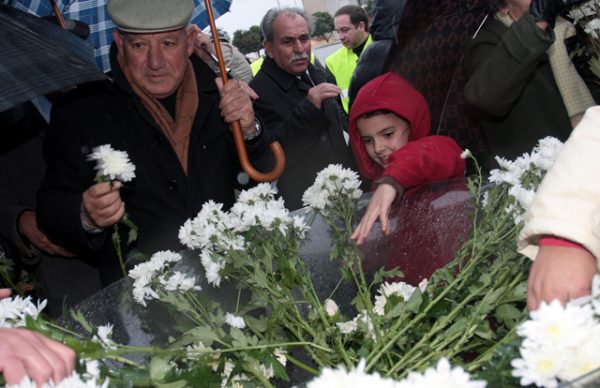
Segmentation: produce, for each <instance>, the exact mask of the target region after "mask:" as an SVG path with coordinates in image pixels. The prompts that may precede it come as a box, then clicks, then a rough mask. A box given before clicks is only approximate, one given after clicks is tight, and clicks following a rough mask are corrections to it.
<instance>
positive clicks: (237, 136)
mask: <svg viewBox="0 0 600 388" xmlns="http://www.w3.org/2000/svg"><path fill="white" fill-rule="evenodd" d="M204 7H205V8H206V15H207V16H208V23H209V24H210V32H211V34H212V37H213V44H214V46H215V51H216V53H217V59H218V61H219V72H220V74H221V79H223V84H225V83H226V82H227V81H228V80H229V77H227V70H225V61H224V60H223V52H222V51H221V42H219V34H218V32H217V27H216V25H215V18H214V16H213V12H212V5H211V3H210V0H204ZM231 129H232V131H233V140H234V142H235V148H236V149H237V152H238V157H239V159H240V164H241V165H242V168H243V169H244V171H245V172H246V174H248V176H249V177H250V178H252V179H253V180H255V181H257V182H269V181H274V180H275V179H277V178H279V176H280V175H281V173H282V172H283V169H284V168H285V154H284V152H283V148H282V147H281V145H280V144H279V142H277V141H274V142H273V143H271V144H270V147H271V151H273V154H274V155H275V168H274V169H273V171H271V172H268V173H262V172H260V171H258V170H256V169H255V168H254V167H253V166H252V164H251V163H250V160H249V159H248V151H247V150H246V143H245V141H244V134H243V132H242V126H241V124H240V122H239V121H234V122H233V123H231Z"/></svg>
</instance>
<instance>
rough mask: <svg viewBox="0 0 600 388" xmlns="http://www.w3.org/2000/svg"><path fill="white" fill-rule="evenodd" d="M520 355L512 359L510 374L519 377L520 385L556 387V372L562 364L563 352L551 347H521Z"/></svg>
mask: <svg viewBox="0 0 600 388" xmlns="http://www.w3.org/2000/svg"><path fill="white" fill-rule="evenodd" d="M521 357H522V358H516V359H514V360H512V362H511V365H512V367H513V368H514V369H513V371H512V375H513V376H515V377H519V378H520V383H521V385H522V386H527V385H530V384H535V385H537V386H539V387H556V386H557V385H558V381H557V379H556V376H557V374H558V373H559V372H560V370H561V368H562V366H563V365H564V362H565V361H566V360H565V352H564V351H562V350H559V349H557V348H553V347H545V348H543V349H533V348H521Z"/></svg>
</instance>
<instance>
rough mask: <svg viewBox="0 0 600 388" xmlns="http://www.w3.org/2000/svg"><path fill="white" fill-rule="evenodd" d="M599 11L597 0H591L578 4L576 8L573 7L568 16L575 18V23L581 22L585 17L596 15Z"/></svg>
mask: <svg viewBox="0 0 600 388" xmlns="http://www.w3.org/2000/svg"><path fill="white" fill-rule="evenodd" d="M597 12H598V6H597V4H596V3H595V0H590V1H588V2H587V3H583V4H580V5H578V6H577V7H575V8H571V10H570V11H569V13H568V14H567V16H568V17H569V19H572V20H573V23H574V24H579V22H580V21H581V19H585V18H587V17H588V16H595V15H596V13H597Z"/></svg>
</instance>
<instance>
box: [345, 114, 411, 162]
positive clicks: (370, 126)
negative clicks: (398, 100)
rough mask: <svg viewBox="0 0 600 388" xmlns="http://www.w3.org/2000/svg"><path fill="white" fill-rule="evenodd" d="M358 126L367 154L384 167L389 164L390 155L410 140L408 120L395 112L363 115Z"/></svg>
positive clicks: (357, 123)
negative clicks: (369, 115) (366, 116)
mask: <svg viewBox="0 0 600 388" xmlns="http://www.w3.org/2000/svg"><path fill="white" fill-rule="evenodd" d="M356 126H357V127H358V132H359V133H360V138H361V140H362V142H363V144H364V145H365V149H366V150H367V154H369V157H370V158H371V159H373V160H374V161H375V162H376V163H377V164H379V165H380V166H382V167H384V168H385V167H387V166H388V164H389V157H390V155H391V154H393V153H394V152H396V151H397V150H399V149H400V148H402V147H404V145H405V144H406V143H407V142H408V130H409V128H410V125H409V123H408V121H406V120H404V119H401V118H400V117H398V116H396V115H395V114H393V113H385V114H380V115H375V116H371V117H368V118H365V117H361V118H360V119H358V121H357V122H356Z"/></svg>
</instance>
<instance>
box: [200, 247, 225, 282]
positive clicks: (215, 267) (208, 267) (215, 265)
mask: <svg viewBox="0 0 600 388" xmlns="http://www.w3.org/2000/svg"><path fill="white" fill-rule="evenodd" d="M200 262H201V263H202V267H204V277H205V278H206V281H207V282H208V284H212V285H213V286H215V287H219V286H220V285H221V270H222V269H223V268H225V262H224V261H223V260H220V259H213V258H212V256H211V252H210V251H209V250H207V249H205V250H203V251H202V253H200Z"/></svg>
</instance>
